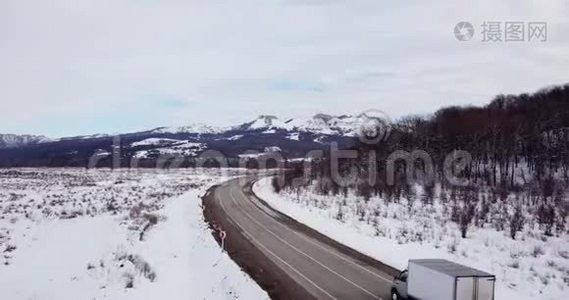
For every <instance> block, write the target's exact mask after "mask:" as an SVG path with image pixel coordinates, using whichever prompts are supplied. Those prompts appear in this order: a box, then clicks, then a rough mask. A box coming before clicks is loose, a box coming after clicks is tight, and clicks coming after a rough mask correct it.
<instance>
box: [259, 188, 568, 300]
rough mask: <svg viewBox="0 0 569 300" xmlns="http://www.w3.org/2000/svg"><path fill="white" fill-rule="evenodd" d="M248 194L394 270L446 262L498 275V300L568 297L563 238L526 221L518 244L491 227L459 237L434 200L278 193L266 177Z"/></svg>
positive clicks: (473, 230) (290, 192)
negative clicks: (411, 263)
mask: <svg viewBox="0 0 569 300" xmlns="http://www.w3.org/2000/svg"><path fill="white" fill-rule="evenodd" d="M253 190H254V192H255V193H256V194H257V195H258V196H259V197H261V198H262V199H264V200H266V201H267V202H268V203H269V204H270V205H271V206H273V207H274V208H275V209H278V210H280V211H281V212H283V213H285V214H287V215H289V216H291V217H292V218H294V219H296V220H298V221H299V222H301V223H304V224H306V225H307V226H309V227H312V228H314V229H315V230H318V231H319V232H321V233H323V234H325V235H327V236H329V237H331V238H333V239H335V240H337V241H339V242H340V243H343V244H346V245H349V246H350V247H352V248H354V249H356V250H358V251H360V252H362V253H365V254H367V255H369V256H371V257H374V258H376V259H378V260H380V261H382V262H384V263H386V264H389V265H391V266H393V267H395V268H398V269H404V268H406V265H407V261H408V260H409V259H413V258H445V259H449V260H452V261H455V262H458V263H462V264H465V265H468V266H471V267H475V268H478V269H481V270H484V271H487V272H490V273H492V274H495V275H496V277H497V281H496V299H499V300H502V299H505V300H510V299H512V300H514V299H567V297H568V296H567V295H568V293H569V236H568V235H567V234H561V235H559V236H557V237H546V236H544V235H543V234H542V233H541V231H540V230H538V229H536V228H535V226H531V224H526V226H524V229H523V230H522V231H521V232H519V233H518V236H517V238H516V240H513V239H511V238H510V237H509V235H508V233H506V232H504V231H496V230H494V229H493V228H491V227H490V226H488V227H483V228H478V227H474V226H471V227H470V228H469V231H468V235H467V238H465V239H463V238H461V233H460V230H459V228H458V225H457V224H456V223H453V222H451V221H450V213H449V212H448V211H445V210H444V209H443V207H442V206H441V205H440V203H439V201H435V202H434V204H423V203H421V201H414V203H413V205H412V206H409V205H407V203H406V201H401V202H399V203H393V202H386V201H384V200H383V199H380V198H378V197H375V198H373V197H372V198H371V199H370V200H369V201H365V200H364V199H363V198H361V197H356V196H354V195H348V196H347V197H343V196H324V195H317V194H316V193H313V192H311V191H306V190H298V191H289V190H283V191H281V192H280V193H276V192H274V190H273V187H272V185H271V180H270V179H269V178H264V179H261V180H260V181H258V182H257V183H256V184H255V185H254V188H253Z"/></svg>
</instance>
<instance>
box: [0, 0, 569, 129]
mask: <svg viewBox="0 0 569 300" xmlns="http://www.w3.org/2000/svg"><path fill="white" fill-rule="evenodd" d="M226 2H229V1H212V0H209V1H206V0H204V1H153V0H146V1H134V0H130V1H127V0H118V1H117V0H103V1H63V0H56V1H50V2H49V3H47V2H45V1H29V0H7V1H6V0H5V1H2V2H1V3H0V36H1V37H2V38H1V39H0V99H1V101H2V108H3V109H2V112H1V113H0V128H1V131H3V132H15V133H44V134H49V135H52V136H59V135H75V134H87V133H94V132H99V131H118V132H120V131H130V130H138V129H147V128H151V127H155V126H159V125H182V124H186V123H192V122H195V121H200V122H207V123H212V124H214V125H227V124H232V123H237V122H242V121H246V120H249V119H251V118H254V117H255V116H256V115H257V114H261V113H270V114H276V115H281V116H283V117H288V116H309V115H312V114H314V113H317V112H329V113H357V112H358V111H363V110H365V109H368V108H378V109H382V110H385V111H386V112H388V113H389V114H391V115H393V116H394V117H397V116H401V115H405V114H408V113H427V112H431V111H433V110H435V109H437V108H438V107H440V106H442V105H449V104H469V103H475V104H481V103H485V102H487V101H489V100H490V98H491V97H492V96H493V95H495V94H497V93H520V92H526V91H533V90H535V89H538V88H540V87H543V86H545V85H549V84H558V83H564V82H565V81H567V77H566V75H567V72H566V70H568V69H569V60H568V59H567V54H566V53H569V37H568V36H567V34H566V33H567V32H568V30H569V23H568V21H567V17H566V12H567V11H568V10H567V9H568V8H569V7H568V6H569V5H568V4H567V2H566V1H563V0H554V1H547V2H544V1H538V0H535V1H530V0H521V1H520V0H508V1H492V0H483V1H476V2H472V1H465V0H460V1H450V0H449V1H428V2H425V1H405V2H401V1H398V2H385V1H375V0H367V1H340V0H338V1H325V0H318V1H309V0H304V1H298V0H297V1H284V0H283V1H261V0H258V1H254V0H252V1H231V2H230V3H226ZM462 20H466V21H471V22H472V23H473V24H474V25H475V28H476V29H477V30H479V29H480V27H479V24H480V23H482V22H483V21H491V20H499V21H509V20H520V21H547V22H548V34H549V41H548V42H546V43H536V42H532V43H527V42H524V43H518V44H515V43H501V44H486V43H482V42H480V39H479V36H475V38H474V39H473V40H472V41H470V42H458V41H456V40H455V39H454V36H453V35H452V31H453V27H454V25H455V24H456V23H457V22H458V21H462ZM477 34H479V32H477ZM275 83H276V84H275ZM275 85H276V86H277V87H278V88H271V87H275ZM287 87H288V88H287ZM149 98H155V99H150V100H149ZM161 101H163V102H161ZM173 101H175V102H176V103H179V102H185V103H186V105H177V107H176V109H173V107H172V105H171V104H172V103H173ZM162 104H164V105H162ZM127 114H128V115H127Z"/></svg>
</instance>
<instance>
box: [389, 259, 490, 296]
mask: <svg viewBox="0 0 569 300" xmlns="http://www.w3.org/2000/svg"><path fill="white" fill-rule="evenodd" d="M495 281H496V277H495V276H494V275H492V274H488V273H486V272H483V271H480V270H476V269H473V268H470V267H467V266H463V265H460V264H457V263H453V262H451V261H448V260H444V259H415V260H409V266H408V268H407V270H404V271H403V272H401V273H400V274H399V275H398V276H397V277H395V280H394V281H393V286H392V288H391V298H392V299H393V300H399V299H420V300H494V282H495Z"/></svg>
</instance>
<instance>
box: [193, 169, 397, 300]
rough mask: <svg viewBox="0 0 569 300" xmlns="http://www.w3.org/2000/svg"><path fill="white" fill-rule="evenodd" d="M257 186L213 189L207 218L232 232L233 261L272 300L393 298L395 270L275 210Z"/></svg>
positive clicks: (226, 185)
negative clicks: (255, 189) (257, 191)
mask: <svg viewBox="0 0 569 300" xmlns="http://www.w3.org/2000/svg"><path fill="white" fill-rule="evenodd" d="M253 182H254V179H249V180H243V179H240V180H239V179H238V180H232V181H228V182H226V183H224V184H222V185H220V186H216V187H213V188H212V189H210V190H209V191H208V193H207V194H206V196H205V197H204V205H205V207H206V211H207V212H206V213H205V214H206V218H207V219H208V221H210V223H212V224H214V226H215V227H221V228H223V230H224V231H226V232H227V239H226V246H227V251H228V253H229V254H230V256H231V257H232V258H233V259H234V260H235V261H236V262H237V263H238V264H240V265H241V266H242V267H243V269H245V271H247V272H248V273H249V274H250V275H251V276H252V277H253V278H254V279H255V280H256V281H257V282H259V283H260V284H261V286H263V287H264V288H265V289H267V290H269V294H270V295H271V297H273V298H288V299H290V298H303V299H305V298H317V299H389V298H390V295H389V292H390V284H391V281H392V279H393V275H394V274H395V273H396V272H397V271H396V270H394V269H392V268H390V267H388V266H385V265H383V264H381V263H379V262H377V261H374V260H373V259H371V258H369V257H367V256H365V255H362V254H360V253H358V252H356V251H354V250H352V249H350V248H348V247H346V246H343V245H340V244H338V243H337V242H335V241H332V240H331V239H329V238H327V237H324V236H322V235H321V234H319V233H317V232H316V231H314V230H311V229H309V228H307V227H306V226H304V225H302V224H299V223H298V222H296V221H294V220H292V219H291V218H289V217H287V216H285V215H283V214H281V213H279V212H277V211H275V210H273V209H272V208H270V207H269V206H268V205H267V204H266V203H265V202H264V201H262V200H261V199H259V198H257V197H256V196H255V195H254V194H253V193H252V192H251V185H252V183H253ZM245 244H246V245H245Z"/></svg>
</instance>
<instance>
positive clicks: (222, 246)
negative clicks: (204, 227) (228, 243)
mask: <svg viewBox="0 0 569 300" xmlns="http://www.w3.org/2000/svg"><path fill="white" fill-rule="evenodd" d="M226 237H227V233H226V232H225V231H223V230H220V231H219V238H220V239H221V252H224V251H225V238H226Z"/></svg>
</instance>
